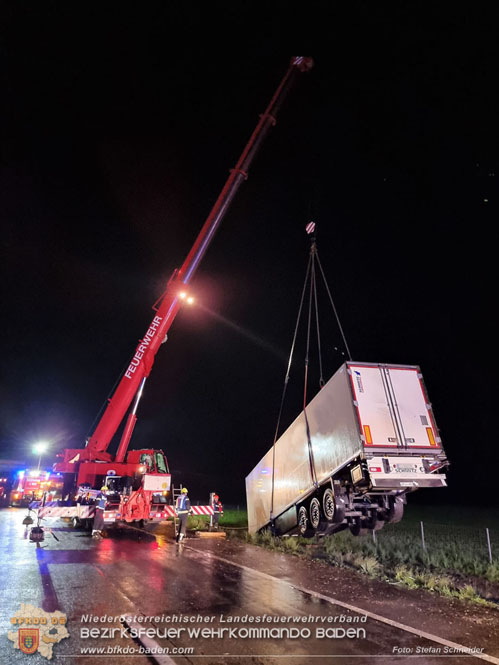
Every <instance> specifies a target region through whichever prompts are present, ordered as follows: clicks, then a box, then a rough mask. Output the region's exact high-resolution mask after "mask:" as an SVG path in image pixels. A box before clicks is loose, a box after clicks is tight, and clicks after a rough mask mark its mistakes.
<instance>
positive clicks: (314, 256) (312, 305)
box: [270, 222, 352, 522]
mask: <svg viewBox="0 0 499 665" xmlns="http://www.w3.org/2000/svg"><path fill="white" fill-rule="evenodd" d="M306 230H307V233H309V234H310V241H311V246H310V254H309V259H308V264H307V270H306V273H305V282H304V284H303V289H302V293H301V298H300V305H299V307H298V316H297V319H296V324H295V330H294V335H293V341H292V344H291V350H290V354H289V359H288V366H287V370H286V376H285V378H284V386H283V390H282V395H281V404H280V407H279V414H278V417H277V425H276V429H275V433H274V441H273V444H272V490H271V498H270V521H271V522H272V521H273V519H274V489H275V447H276V443H277V438H278V436H279V429H280V425H281V417H282V411H283V407H284V400H285V397H286V392H287V387H288V383H289V375H290V370H291V364H292V361H293V354H294V350H295V346H296V338H297V335H298V328H299V325H300V319H301V315H302V311H303V304H304V301H305V294H306V292H307V286H308V290H309V299H308V317H307V338H306V350H305V376H304V387H303V415H304V418H305V428H306V433H307V444H308V457H309V465H310V476H311V480H312V483H313V484H314V485H315V487H318V483H317V475H316V471H315V463H314V453H313V448H312V439H311V435H310V427H309V422H308V417H307V410H306V406H307V389H308V367H309V351H310V335H311V327H312V310H313V309H315V327H316V331H317V350H318V356H319V377H320V378H319V388H322V387H323V386H324V383H325V382H324V376H323V366H322V349H321V334H320V326H319V306H318V298H317V274H316V263H317V265H318V266H319V271H320V275H321V276H322V279H323V281H324V285H325V287H326V292H327V294H328V297H329V301H330V303H331V306H332V309H333V312H334V316H335V318H336V322H337V324H338V328H339V330H340V334H341V338H342V341H343V345H344V348H345V350H346V352H347V354H348V359H349V360H351V359H352V355H351V353H350V348H349V346H348V343H347V340H346V337H345V333H344V331H343V327H342V325H341V322H340V318H339V316H338V311H337V309H336V306H335V304H334V300H333V297H332V295H331V290H330V288H329V285H328V283H327V280H326V276H325V274H324V270H323V268H322V264H321V262H320V260H319V254H318V252H317V244H316V240H315V224H314V223H313V222H310V223H309V224H307V229H306ZM309 280H310V282H309ZM335 348H336V347H335ZM341 353H342V355H345V354H344V352H341Z"/></svg>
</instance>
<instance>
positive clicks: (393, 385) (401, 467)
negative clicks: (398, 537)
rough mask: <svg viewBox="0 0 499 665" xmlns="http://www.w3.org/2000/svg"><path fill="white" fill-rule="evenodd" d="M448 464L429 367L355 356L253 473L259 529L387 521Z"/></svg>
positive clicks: (252, 519) (249, 482)
mask: <svg viewBox="0 0 499 665" xmlns="http://www.w3.org/2000/svg"><path fill="white" fill-rule="evenodd" d="M446 465H447V459H446V457H445V454H444V451H443V449H442V444H441V440H440V436H439V433H438V429H437V426H436V423H435V419H434V416H433V411H432V408H431V404H430V402H429V400H428V397H427V393H426V389H425V386H424V383H423V377H422V374H421V371H420V369H419V367H416V366H412V365H411V366H409V365H386V364H373V363H360V362H347V363H345V364H343V365H342V366H341V367H340V368H339V369H338V371H337V372H336V373H335V374H334V375H333V376H332V378H331V379H330V380H329V381H328V382H327V383H326V385H325V386H324V387H323V388H322V389H321V390H320V392H319V393H318V394H317V395H316V396H315V397H314V398H313V399H312V400H311V402H310V403H309V404H308V405H307V407H306V409H305V411H302V413H301V414H300V415H299V416H298V418H297V419H296V420H295V421H294V422H293V423H292V424H291V425H290V426H289V427H288V429H287V430H286V431H285V432H284V434H283V435H282V436H281V437H280V438H279V439H278V440H277V442H276V444H275V446H273V447H272V448H271V449H270V450H269V451H268V452H267V454H266V455H265V456H264V457H263V458H262V460H261V461H260V462H259V464H257V465H256V467H255V468H254V469H253V471H252V472H251V473H250V474H249V475H248V476H247V478H246V496H247V504H248V527H249V532H250V533H255V532H256V531H259V530H261V529H263V528H266V527H271V528H272V529H273V530H274V532H275V533H277V534H284V533H292V532H294V531H297V532H298V533H301V534H302V535H305V536H307V535H312V534H313V533H317V532H319V533H329V532H333V531H335V530H339V529H341V528H345V527H350V529H351V531H352V532H353V533H355V534H359V533H362V532H363V531H364V530H366V529H379V528H381V527H382V526H383V525H384V524H385V523H386V522H395V521H399V520H400V519H401V517H402V514H403V507H404V504H405V495H406V494H407V493H408V492H410V491H414V490H415V489H418V488H420V487H442V486H445V485H446V482H445V474H443V473H441V470H442V469H443V468H444V467H445V466H446Z"/></svg>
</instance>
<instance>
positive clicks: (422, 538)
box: [420, 521, 426, 550]
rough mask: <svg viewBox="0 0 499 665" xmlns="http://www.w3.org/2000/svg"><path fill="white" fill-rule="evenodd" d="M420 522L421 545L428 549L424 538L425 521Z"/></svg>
mask: <svg viewBox="0 0 499 665" xmlns="http://www.w3.org/2000/svg"><path fill="white" fill-rule="evenodd" d="M420 524H421V546H422V548H423V549H424V550H426V543H425V539H424V526H423V522H422V521H421V522H420Z"/></svg>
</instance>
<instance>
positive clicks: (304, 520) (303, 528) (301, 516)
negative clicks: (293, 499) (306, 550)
mask: <svg viewBox="0 0 499 665" xmlns="http://www.w3.org/2000/svg"><path fill="white" fill-rule="evenodd" d="M298 533H299V534H300V536H303V537H304V538H311V537H312V536H313V535H314V530H313V529H311V528H310V521H309V518H308V510H307V508H306V507H305V506H300V508H299V509H298Z"/></svg>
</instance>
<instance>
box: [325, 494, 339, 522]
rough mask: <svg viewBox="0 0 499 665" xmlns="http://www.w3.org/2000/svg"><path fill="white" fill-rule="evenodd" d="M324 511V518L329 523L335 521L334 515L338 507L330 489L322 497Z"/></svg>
mask: <svg viewBox="0 0 499 665" xmlns="http://www.w3.org/2000/svg"><path fill="white" fill-rule="evenodd" d="M322 509H323V511H324V517H325V518H326V519H327V521H328V522H333V521H334V516H335V515H334V514H335V512H336V505H335V501H334V494H333V490H332V489H330V488H329V487H328V488H327V489H326V490H325V492H324V494H323V495H322Z"/></svg>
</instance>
